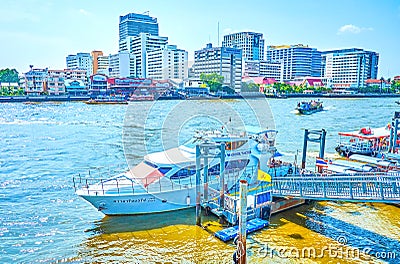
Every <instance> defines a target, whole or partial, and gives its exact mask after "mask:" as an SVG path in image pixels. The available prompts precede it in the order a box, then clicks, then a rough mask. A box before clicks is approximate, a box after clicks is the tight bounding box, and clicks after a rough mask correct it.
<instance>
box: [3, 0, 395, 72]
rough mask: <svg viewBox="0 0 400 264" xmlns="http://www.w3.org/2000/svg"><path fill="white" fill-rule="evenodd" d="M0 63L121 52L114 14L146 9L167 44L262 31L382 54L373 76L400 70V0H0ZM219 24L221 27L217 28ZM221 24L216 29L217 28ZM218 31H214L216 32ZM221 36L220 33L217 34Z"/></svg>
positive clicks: (197, 44)
mask: <svg viewBox="0 0 400 264" xmlns="http://www.w3.org/2000/svg"><path fill="white" fill-rule="evenodd" d="M1 3H2V7H1V9H0V43H1V44H0V45H1V46H0V47H1V48H0V69H4V68H15V69H17V70H18V71H19V72H20V73H22V72H27V71H29V65H34V67H35V68H46V67H48V68H51V69H64V68H66V61H65V58H66V56H68V55H69V54H76V53H78V52H91V51H92V50H102V51H103V52H104V54H105V55H108V54H115V53H117V52H118V22H119V16H121V15H126V14H128V13H140V14H141V13H145V12H147V11H148V12H149V14H150V16H152V17H156V18H157V19H158V23H159V34H160V35H161V36H165V37H168V39H169V44H173V45H177V46H178V48H180V49H185V50H187V51H188V52H189V60H190V61H191V60H193V53H194V51H195V50H199V49H202V48H203V47H205V45H206V44H207V43H212V44H213V46H218V39H219V46H220V45H221V43H222V39H223V36H224V35H226V34H229V33H234V32H242V31H254V32H259V33H263V34H264V39H265V44H266V46H267V45H283V44H285V45H291V44H300V43H301V44H305V45H308V46H310V47H313V48H317V49H318V50H321V51H325V50H332V49H341V48H353V47H354V48H363V49H365V50H371V51H375V52H378V53H379V56H380V58H379V73H378V78H380V77H382V76H383V77H385V78H393V76H396V75H400V52H399V50H400V0H381V1H375V0H331V1H325V0H320V1H315V0H302V1H298V0H297V1H296V0H286V1H277V0H274V1H272V0H247V1H243V0H242V1H237V0H202V1H183V0H181V1H178V0H168V1H165V0H141V1H139V0H114V1H110V0H17V1H16V0H1ZM218 25H219V27H218ZM218 28H219V30H218ZM218 32H219V34H218ZM218 36H219V37H218Z"/></svg>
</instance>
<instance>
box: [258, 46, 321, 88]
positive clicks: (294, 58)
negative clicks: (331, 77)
mask: <svg viewBox="0 0 400 264" xmlns="http://www.w3.org/2000/svg"><path fill="white" fill-rule="evenodd" d="M266 55H267V56H266V57H267V61H279V62H281V63H282V65H283V80H284V81H290V80H293V79H295V78H297V77H304V76H312V77H320V76H321V71H322V69H321V52H320V51H318V50H317V49H315V48H310V47H308V46H306V45H303V44H298V45H290V46H289V45H282V46H268V47H267V52H266Z"/></svg>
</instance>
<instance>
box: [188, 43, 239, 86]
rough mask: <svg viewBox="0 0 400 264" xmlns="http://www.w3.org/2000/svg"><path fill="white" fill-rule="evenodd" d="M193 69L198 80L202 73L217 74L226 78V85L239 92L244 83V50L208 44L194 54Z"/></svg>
mask: <svg viewBox="0 0 400 264" xmlns="http://www.w3.org/2000/svg"><path fill="white" fill-rule="evenodd" d="M193 69H194V73H195V77H196V78H200V74H201V73H206V74H209V73H217V74H219V75H221V76H223V77H224V85H227V86H229V87H231V88H232V89H235V90H236V91H238V90H240V87H241V81H242V50H241V49H236V48H228V47H214V48H213V47H212V45H211V44H207V46H206V48H204V49H201V50H197V51H195V52H194V64H193Z"/></svg>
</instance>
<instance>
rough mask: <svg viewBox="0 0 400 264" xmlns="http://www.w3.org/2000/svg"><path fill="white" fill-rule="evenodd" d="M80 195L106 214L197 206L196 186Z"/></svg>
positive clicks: (138, 212)
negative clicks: (159, 191) (167, 190)
mask: <svg viewBox="0 0 400 264" xmlns="http://www.w3.org/2000/svg"><path fill="white" fill-rule="evenodd" d="M79 196H81V197H82V198H83V199H85V200H86V201H88V202H89V203H91V204H92V205H93V206H94V207H95V208H97V209H98V210H99V211H101V212H102V213H104V214H105V215H139V214H149V213H161V212H169V211H174V210H181V209H186V208H190V207H194V206H196V196H195V189H194V188H192V189H186V190H175V191H171V192H164V193H159V194H151V193H140V194H127V195H102V196H94V195H84V194H79Z"/></svg>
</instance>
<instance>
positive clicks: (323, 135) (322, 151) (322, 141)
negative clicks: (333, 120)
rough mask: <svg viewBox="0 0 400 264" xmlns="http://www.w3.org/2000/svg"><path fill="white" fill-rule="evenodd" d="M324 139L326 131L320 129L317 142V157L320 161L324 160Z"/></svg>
mask: <svg viewBox="0 0 400 264" xmlns="http://www.w3.org/2000/svg"><path fill="white" fill-rule="evenodd" d="M325 138H326V131H325V129H322V131H321V139H320V140H321V141H320V142H319V157H320V158H321V159H323V158H324V156H325Z"/></svg>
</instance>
